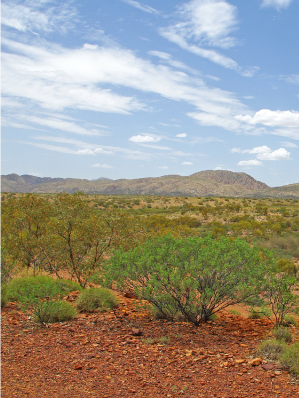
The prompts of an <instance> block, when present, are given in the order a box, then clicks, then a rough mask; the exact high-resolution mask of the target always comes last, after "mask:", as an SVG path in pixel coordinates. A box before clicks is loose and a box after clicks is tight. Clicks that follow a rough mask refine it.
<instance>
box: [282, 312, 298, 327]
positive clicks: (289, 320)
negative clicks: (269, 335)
mask: <svg viewBox="0 0 299 398" xmlns="http://www.w3.org/2000/svg"><path fill="white" fill-rule="evenodd" d="M283 325H284V326H290V325H293V326H298V322H297V321H296V319H295V318H294V317H293V316H291V315H286V316H285V317H284V318H283Z"/></svg>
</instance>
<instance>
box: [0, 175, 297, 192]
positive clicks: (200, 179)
mask: <svg viewBox="0 0 299 398" xmlns="http://www.w3.org/2000/svg"><path fill="white" fill-rule="evenodd" d="M1 184H2V192H35V193H58V192H69V193H74V192H77V191H83V192H86V193H89V194H131V195H165V196H167V195H169V196H171V195H174V196H234V197H239V196H254V195H259V192H262V191H263V193H265V194H268V193H270V192H271V188H269V187H268V186H267V185H266V184H264V183H262V182H260V181H257V180H255V179H254V178H253V177H251V176H249V175H248V174H246V173H235V172H232V171H225V170H217V171H215V170H207V171H201V172H198V173H195V174H192V175H190V176H186V177H182V176H179V175H167V176H163V177H157V178H151V177H149V178H139V179H134V180H126V179H121V180H116V181H113V180H108V179H103V178H101V179H98V180H94V181H90V180H81V179H75V178H65V179H64V178H50V177H44V178H41V177H35V176H30V175H22V176H19V175H17V174H8V175H6V176H2V181H1ZM293 185H296V184H293ZM269 190H270V191H269ZM282 192H283V189H282Z"/></svg>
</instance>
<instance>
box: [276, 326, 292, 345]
mask: <svg viewBox="0 0 299 398" xmlns="http://www.w3.org/2000/svg"><path fill="white" fill-rule="evenodd" d="M272 333H273V336H274V337H275V338H276V340H280V341H284V342H285V343H290V342H291V341H292V340H293V336H292V333H291V332H290V331H289V330H288V329H286V328H284V327H281V326H280V327H278V328H275V329H274V330H273V331H272Z"/></svg>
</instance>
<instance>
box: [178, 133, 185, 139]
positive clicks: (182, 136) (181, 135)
mask: <svg viewBox="0 0 299 398" xmlns="http://www.w3.org/2000/svg"><path fill="white" fill-rule="evenodd" d="M176 137H179V138H185V137H187V134H186V133H181V134H177V135H176Z"/></svg>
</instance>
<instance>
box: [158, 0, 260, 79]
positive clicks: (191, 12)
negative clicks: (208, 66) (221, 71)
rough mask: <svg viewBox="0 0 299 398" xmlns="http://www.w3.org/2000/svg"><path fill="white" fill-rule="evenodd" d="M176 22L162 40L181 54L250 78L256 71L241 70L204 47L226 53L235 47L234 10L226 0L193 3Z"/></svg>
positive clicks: (235, 14) (166, 31)
mask: <svg viewBox="0 0 299 398" xmlns="http://www.w3.org/2000/svg"><path fill="white" fill-rule="evenodd" d="M177 17H178V19H179V21H178V22H177V23H175V24H172V25H169V26H167V27H164V28H161V29H160V30H159V32H160V34H161V36H163V37H164V38H166V39H167V40H169V41H171V42H173V43H175V44H177V45H178V46H180V47H181V48H183V49H184V50H187V51H190V52H192V53H194V54H196V55H199V56H201V57H204V58H207V59H209V60H210V61H212V62H215V63H216V64H219V65H221V66H223V67H225V68H229V69H233V70H236V71H238V72H239V73H241V74H243V75H244V76H252V75H253V74H254V73H255V72H256V70H257V69H258V68H257V67H250V68H241V67H239V66H238V63H237V62H236V61H234V60H233V59H231V58H229V57H227V56H225V55H223V54H220V53H219V52H217V51H215V50H211V49H209V48H204V47H220V48H222V49H227V48H230V47H233V46H235V44H236V40H235V38H234V37H232V36H230V33H232V32H233V31H234V30H235V29H236V26H237V23H238V21H237V8H236V7H235V6H234V5H232V4H230V3H228V2H226V1H225V0H192V1H189V2H188V3H185V4H183V5H182V7H181V8H180V9H179V12H178V13H177Z"/></svg>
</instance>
